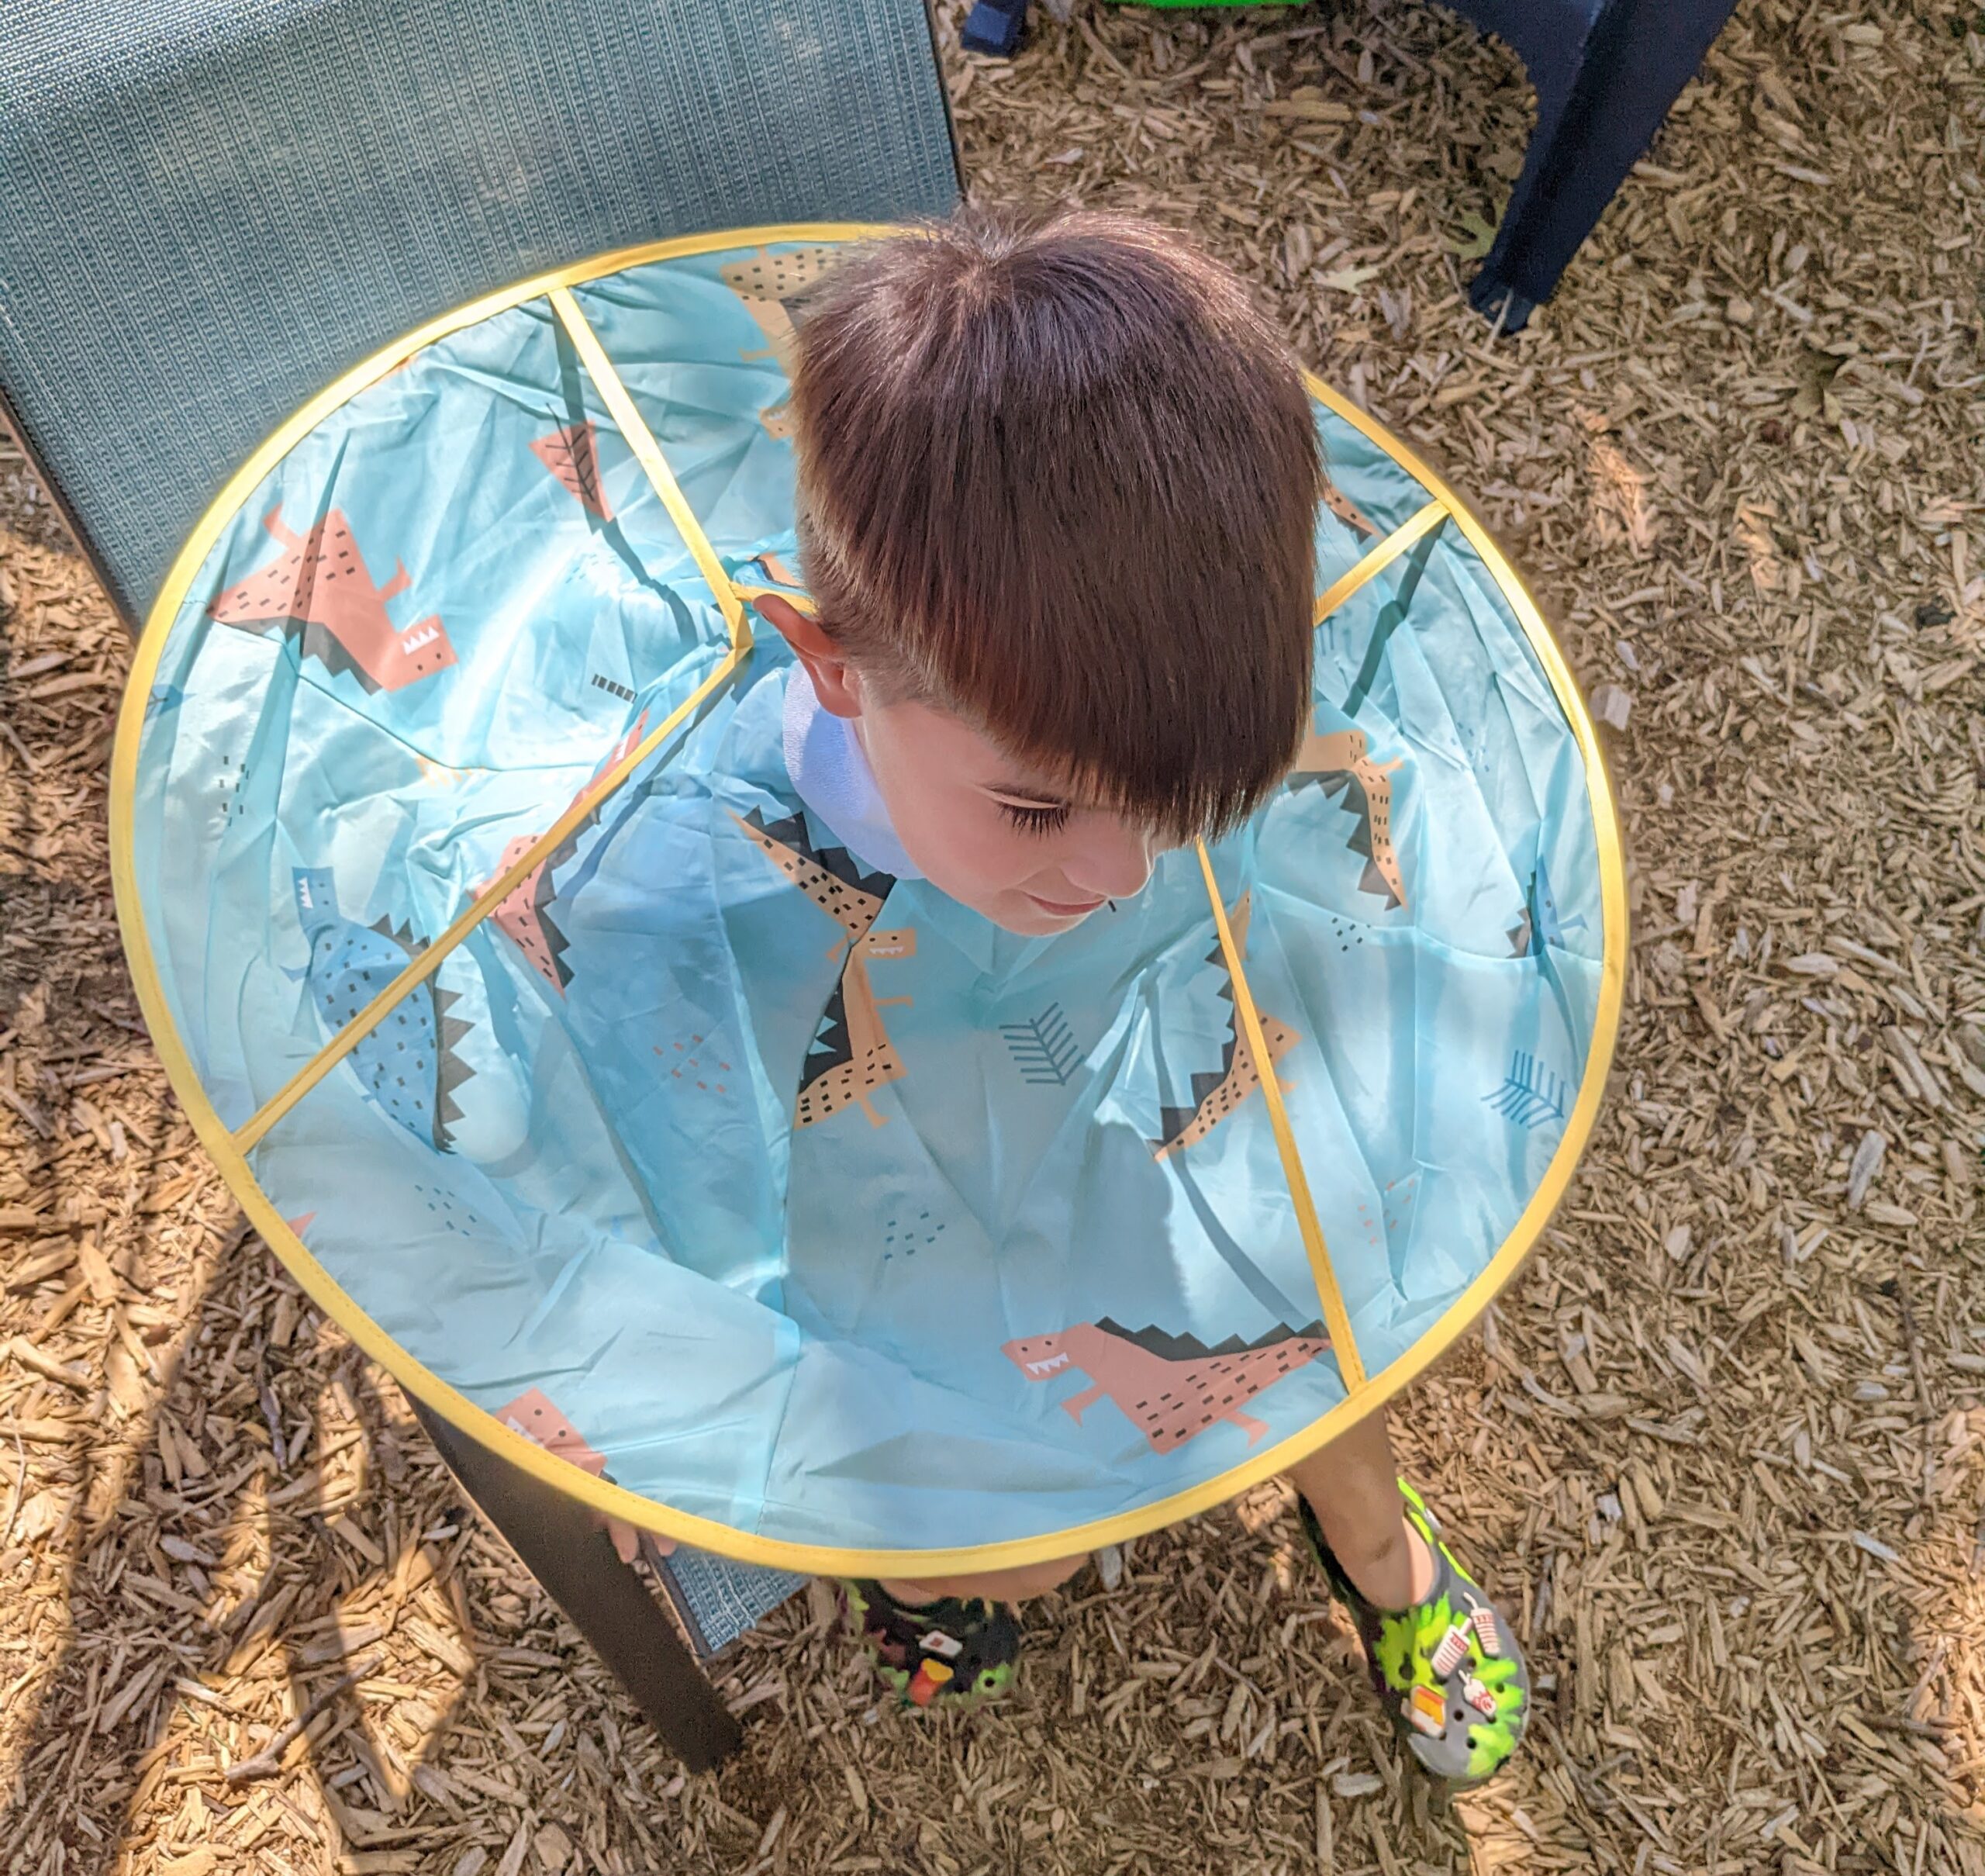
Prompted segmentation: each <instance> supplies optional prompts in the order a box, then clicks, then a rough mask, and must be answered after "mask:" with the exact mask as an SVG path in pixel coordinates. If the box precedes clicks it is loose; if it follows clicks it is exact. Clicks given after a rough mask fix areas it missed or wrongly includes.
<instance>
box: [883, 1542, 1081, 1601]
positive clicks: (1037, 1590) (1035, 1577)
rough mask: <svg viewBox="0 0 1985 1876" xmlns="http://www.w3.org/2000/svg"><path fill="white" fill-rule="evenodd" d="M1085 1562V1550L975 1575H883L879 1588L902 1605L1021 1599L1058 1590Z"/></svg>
mask: <svg viewBox="0 0 1985 1876" xmlns="http://www.w3.org/2000/svg"><path fill="white" fill-rule="evenodd" d="M1088 1561H1089V1553H1087V1552H1086V1551H1085V1552H1084V1553H1082V1555H1081V1556H1064V1557H1057V1558H1056V1559H1055V1561H1054V1562H1052V1563H1030V1564H1029V1565H1028V1566H1027V1567H1026V1568H1025V1569H1024V1570H982V1571H981V1572H979V1574H977V1575H975V1576H967V1577H927V1578H925V1579H923V1580H921V1581H917V1582H915V1583H911V1582H907V1581H904V1580H903V1578H902V1577H885V1578H883V1580H882V1587H883V1588H884V1589H885V1590H887V1591H889V1594H891V1595H892V1596H893V1597H894V1598H896V1601H899V1602H900V1603H902V1604H903V1605H904V1606H905V1607H906V1608H913V1607H915V1605H917V1604H918V1603H920V1602H935V1601H938V1600H939V1598H942V1597H945V1596H953V1597H955V1598H958V1601H961V1602H965V1601H970V1600H971V1599H972V1598H974V1597H980V1596H982V1597H984V1598H986V1601H989V1602H1024V1601H1027V1598H1029V1597H1030V1596H1044V1595H1046V1594H1047V1593H1048V1591H1050V1590H1051V1589H1058V1588H1060V1587H1061V1586H1062V1584H1064V1583H1065V1582H1067V1581H1068V1579H1069V1577H1072V1576H1073V1575H1074V1574H1075V1572H1076V1571H1077V1570H1079V1569H1081V1568H1082V1566H1083V1564H1085V1563H1087V1562H1088Z"/></svg>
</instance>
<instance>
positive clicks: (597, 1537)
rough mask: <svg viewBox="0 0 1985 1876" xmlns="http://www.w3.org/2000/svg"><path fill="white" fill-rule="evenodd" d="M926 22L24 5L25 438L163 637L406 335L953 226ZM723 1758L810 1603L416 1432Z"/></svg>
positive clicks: (15, 146)
mask: <svg viewBox="0 0 1985 1876" xmlns="http://www.w3.org/2000/svg"><path fill="white" fill-rule="evenodd" d="M959 188H960V181H959V174H958V159H957V152H956V148H955V144H954V142H953V140H952V136H951V122H950V114H949V107H948V102H947V100H946V98H945V95H944V85H943V81H942V78H941V74H940V73H939V71H938V67H937V57H936V53H935V50H934V46H933V44H932V41H931V36H930V21H929V18H928V16H927V13H926V12H925V7H924V0H414V3H412V4H409V3H408V0H257V4H256V5H254V6H253V7H248V6H243V5H240V4H239V0H0V417H4V418H5V421H6V423H7V425H8V427H9V428H10V429H12V430H13V432H14V433H15V434H16V439H17V440H18V441H19V443H20V444H21V446H22V449H23V451H24V453H25V454H26V456H27V458H28V460H29V462H30V463H31V464H33V465H34V468H35V470H36V475H38V477H39V478H40V481H41V483H42V485H43V487H44V488H45V489H47V491H48V492H49V494H50V496H51V497H52V498H53V499H54V501H55V502H56V503H57V504H58V506H60V509H61V510H62V513H63V514H64V518H65V519H66V520H67V522H68V523H69V526H70V527H71V530H72V531H73V532H74V535H75V537H76V539H77V541H78V543H79V544H80V545H81V548H82V549H83V551H85V553H86V554H87V555H88V557H89V558H90V560H91V563H92V564H93V565H94V566H95V568H96V571H97V572H98V575H99V577H100V578H101V579H102V582H103V584H104V586H105V588H106V589H108V591H109V594H110V596H111V598H112V600H113V602H114V603H116V606H117V607H118V608H119V610H120V611H121V612H122V613H123V615H124V617H125V618H126V620H127V621H128V622H129V623H130V624H132V625H133V627H135V626H136V623H137V621H138V620H140V619H141V618H142V617H143V613H144V611H145V610H146V608H147V606H149V604H150V601H151V599H152V597H153V596H154V593H156V592H157V589H158V586H159V585H160V582H161V579H163V577H164V573H165V571H166V568H167V565H168V564H169V563H170V561H171V558H172V556H173V555H174V552H175V551H177V549H178V546H179V544H180V542H181V541H182V540H183V539H184V538H185V536H186V535H187V534H188V532H189V531H190V530H191V529H192V526H193V524H194V523H195V520H197V519H198V517H199V515H200V514H201V513H202V510H204V509H205V507H206V506H207V504H208V503H209V500H210V499H212V496H214V495H215V494H216V492H218V490H219V488H220V486H221V485H222V483H223V482H225V481H226V479H227V477H228V475H230V473H231V472H233V469H234V468H235V467H236V465H238V464H239V463H240V462H241V461H243V459H244V458H246V457H247V455H248V454H249V452H250V451H251V450H252V449H253V448H254V446H255V445H256V444H258V443H259V442H261V440H262V439H263V437H265V436H267V435H268V434H269V433H270V432H271V430H274V428H275V427H276V426H277V424H278V423H279V422H281V420H283V419H284V418H285V417H287V416H288V415H289V414H290V413H291V412H292V410H294V409H296V408H297V407H298V406H300V405H301V404H302V402H304V400H305V399H306V398H308V397H309V396H312V394H313V393H315V392H317V391H319V390H320V389H323V387H324V386H325V385H326V384H328V383H329V382H330V381H331V380H332V379H333V378H336V377H337V376H338V375H340V373H342V372H343V371H346V370H347V368H349V367H350V366H352V365H354V364H357V362H358V361H360V360H361V359H363V358H366V357H368V356H369V355H370V354H372V353H373V352H375V351H378V349H379V348H380V347H381V346H383V345H385V344H389V343H390V342H391V341H392V340H394V339H395V338H397V337H399V335H400V334H402V333H405V332H406V331H408V330H410V329H411V328H413V327H414V326H417V325H419V324H420V323H422V322H423V321H425V320H428V319H430V318H433V317H434V316H437V315H438V314H440V313H444V312H447V310H449V309H451V308H453V307H455V306H461V305H462V304H464V302H468V301H469V300H471V299H475V298H477V297H478V295H482V294H484V293H486V292H492V291H493V290H494V289H495V288H498V287H500V286H503V285H507V284H508V283H509V282H513V281H515V280H518V279H521V278H524V277H525V276H526V275H531V274H534V273H537V272H540V271H543V270H544V269H546V268H551V267H553V266H555V265H558V264H560V263H561V262H565V261H575V260H579V259H582V258H584V257H586V256H588V255H590V254H599V253H602V252H604V251H606V250H609V249H612V248H615V247H626V246H630V245H631V244H634V243H636V242H640V241H645V240H653V239H656V238H659V237H667V236H669V235H674V234H681V233H690V232H693V231H696V230H703V229H707V228H722V227H738V226H749V225H752V224H757V223H776V222H797V221H810V220H841V221H858V220H875V221H882V220H889V219H896V218H897V217H899V216H906V215H910V214H917V213H932V214H941V213H944V212H945V211H947V210H948V209H950V208H951V206H953V204H954V203H955V202H956V200H957V199H958V193H959ZM416 1411H418V1413H419V1416H420V1418H421V1421H422V1423H423V1425H425V1426H426V1429H427V1431H428V1432H429V1435H430V1437H431V1438H432V1439H433V1442H434V1444H435V1446H437V1448H438V1449H439V1450H440V1453H441V1456H442V1457H443V1458H444V1460H446V1462H447V1464H448V1466H449V1467H450V1468H451V1470H453V1471H454V1474H455V1476H456V1477H457V1480H459V1481H460V1482H461V1484H462V1486H463V1487H464V1490H465V1491H467V1492H468V1494H469V1495H470V1497H471V1498H473V1499H474V1500H475V1502H476V1503H477V1504H478V1505H479V1506H480V1507H481V1508H482V1511H483V1512H484V1513H485V1515H487V1516H488V1518H489V1520H490V1522H492V1523H493V1524H494V1525H495V1526H496V1527H497V1529H499V1530H500V1531H501V1532H502V1533H503V1535H504V1536H505V1537H506V1539H509V1543H510V1544H511V1546H512V1547H513V1549H514V1550H516V1552H517V1553H518V1555H519V1556H520V1557H521V1558H522V1559H523V1562H524V1563H525V1564H526V1567H529V1568H530V1570H532V1571H533V1574H535V1575H536V1576H537V1578H538V1581H540V1583H541V1584H543V1585H544V1588H545V1590H546V1591H547V1594H549V1595H550V1596H551V1598H552V1600H553V1601H554V1602H556V1603H557V1604H558V1605H559V1607H560V1608H561V1609H563V1610H564V1612H565V1614H566V1615H567V1616H568V1618H569V1619H571V1621H572V1622H573V1623H574V1625H575V1626H576V1627H577V1628H578V1629H579V1631H580V1632H581V1633H582V1634H583V1635H584V1636H585V1637H586V1639H588V1640H589V1642H591V1643H592V1644H593V1646H594V1647H595V1649H596V1650H598V1652H599V1654H600V1655H601V1656H602V1658H603V1659H604V1660H606V1664H607V1665H608V1666H609V1667H610V1668H611V1669H612V1670H613V1672H614V1673H615V1674H616V1676H618V1677H619V1678H620V1681H622V1682H623V1684H624V1685H625V1686H626V1688H627V1691H629V1693H630V1695H632V1696H633V1698H634V1699H635V1701H636V1702H637V1704H638V1705H640V1707H641V1708H642V1709H643V1710H644V1712H646V1713H647V1715H648V1716H649V1717H650V1718H651V1719H652V1720H654V1722H655V1723H656V1725H657V1726H658V1728H659V1729H661V1732H662V1733H663V1735H664V1736H665V1737H666V1738H667V1739H668V1741H669V1742H670V1743H671V1745H672V1746H675V1749H676V1750H677V1751H678V1753H679V1754H680V1755H681V1757H682V1759H683V1760H684V1761H685V1763H686V1764H688V1765H689V1767H691V1768H692V1770H696V1771H701V1770H703V1769H704V1768H705V1767H707V1766H709V1765H710V1764H713V1763H714V1762H715V1761H716V1760H717V1759H719V1758H720V1757H722V1756H723V1753H725V1752H727V1751H728V1750H730V1748H731V1746H734V1744H735V1743H736V1742H737V1722H736V1721H735V1720H734V1719H733V1718H732V1716H731V1715H730V1713H729V1712H728V1711H727V1709H726V1708H725V1707H724V1705H723V1702H721V1701H720V1699H719V1698H717V1697H716V1694H715V1693H714V1691H713V1690H712V1689H711V1688H710V1687H709V1683H708V1682H707V1681H706V1680H705V1678H704V1677H703V1674H702V1673H701V1672H700V1671H699V1667H698V1661H697V1657H707V1656H708V1654H709V1653H711V1652H713V1650H715V1649H716V1648H717V1647H719V1646H721V1645H722V1644H723V1643H724V1642H726V1641H727V1640H728V1639H730V1638H731V1637H733V1636H735V1635H737V1634H738V1633H740V1632H742V1631H743V1630H744V1629H746V1628H748V1627H749V1626H751V1623H752V1622H754V1620H755V1619H757V1618H758V1615H761V1614H762V1613H763V1612H765V1611H766V1610H767V1609H769V1608H772V1607H773V1606H774V1605H776V1604H777V1603H778V1602H780V1601H782V1600H783V1599H784V1598H785V1597H786V1596H787V1595H789V1594H791V1592H792V1591H793V1590H794V1589H795V1588H797V1587H798V1585H799V1579H798V1578H796V1577H790V1576H787V1575H785V1574H782V1573H780V1572H777V1571H773V1570H758V1569H751V1568H747V1567H743V1566H740V1565H737V1564H734V1563H730V1562H728V1561H727V1560H724V1559H723V1558H720V1557H713V1556H701V1555H699V1554H697V1553H689V1552H685V1551H682V1550H678V1551H677V1552H675V1553H674V1555H673V1556H667V1557H665V1556H662V1555H661V1552H660V1550H658V1548H657V1547H656V1546H654V1544H653V1543H649V1544H648V1545H647V1549H646V1555H647V1563H648V1564H649V1566H650V1568H651V1572H652V1574H653V1577H654V1580H655V1582H656V1584H658V1587H659V1588H661V1590H663V1591H665V1592H666V1596H667V1600H668V1603H669V1604H670V1605H671V1606H672V1608H673V1612H674V1616H673V1619H671V1615H669V1614H667V1613H665V1612H664V1608H663V1606H662V1605H661V1602H659V1601H657V1600H656V1598H655V1597H654V1595H652V1594H651V1593H650V1590H649V1588H648V1587H647V1584H644V1583H643V1581H641V1579H640V1577H638V1576H637V1574H635V1573H634V1572H633V1570H630V1569H629V1568H627V1567H625V1566H623V1564H622V1563H621V1562H620V1559H619V1557H618V1556H616V1553H615V1549H614V1546H613V1544H612V1543H609V1540H608V1539H607V1538H606V1536H605V1535H603V1534H602V1532H600V1531H599V1530H598V1529H595V1526H594V1524H593V1522H592V1518H591V1517H590V1515H589V1513H588V1512H586V1511H585V1508H582V1506H581V1505H578V1503H577V1502H576V1501H573V1500H571V1499H569V1498H565V1497H564V1496H563V1495H562V1494H560V1493H559V1492H558V1491H554V1490H551V1488H549V1487H547V1486H545V1485H544V1484H540V1482H539V1481H537V1480H535V1479H534V1478H533V1477H530V1475H528V1474H526V1473H524V1472H523V1471H522V1470H520V1469H519V1468H517V1467H514V1466H513V1465H511V1464H510V1463H509V1462H508V1461H507V1460H504V1459H502V1457H501V1456H499V1455H497V1454H495V1453H492V1452H490V1451H489V1450H488V1449H486V1448H484V1447H482V1446H478V1444H476V1443H475V1441H474V1440H472V1439H470V1438H469V1437H468V1436H467V1435H466V1434H465V1433H464V1432H462V1431H461V1429H458V1428H456V1427H454V1426H451V1425H448V1424H447V1423H445V1422H443V1421H441V1420H440V1419H439V1418H437V1417H436V1416H435V1415H433V1413H431V1412H430V1411H429V1410H427V1409H426V1408H418V1409H416Z"/></svg>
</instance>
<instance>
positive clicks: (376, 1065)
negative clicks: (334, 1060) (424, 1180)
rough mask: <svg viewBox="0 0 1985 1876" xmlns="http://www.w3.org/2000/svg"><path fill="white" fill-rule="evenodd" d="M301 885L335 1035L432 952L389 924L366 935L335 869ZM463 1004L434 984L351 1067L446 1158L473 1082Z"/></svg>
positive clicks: (302, 877)
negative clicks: (341, 893) (346, 911)
mask: <svg viewBox="0 0 1985 1876" xmlns="http://www.w3.org/2000/svg"><path fill="white" fill-rule="evenodd" d="M294 883H295V892H296V911H297V917H299V920H300V921H302V926H303V935H304V937H305V938H306V939H307V940H308V941H309V945H310V962H309V967H308V968H307V969H306V971H305V973H304V976H305V979H306V983H307V986H308V987H309V995H310V999H311V1001H312V1003H313V1004H316V1009H317V1014H318V1017H319V1019H320V1020H321V1021H322V1022H323V1025H324V1027H325V1028H326V1031H329V1032H330V1033H331V1034H333V1035H334V1034H336V1033H337V1031H339V1030H340V1029H341V1028H343V1027H344V1025H345V1024H347V1023H348V1022H350V1021H351V1020H352V1019H353V1018H354V1017H356V1016H357V1014H358V1013H359V1012H360V1011H361V1010H363V1009H364V1007H365V1006H366V1005H367V1004H368V1003H370V1002H371V1000H372V999H373V998H374V997H376V996H378V993H380V992H381V990H384V989H385V987H386V986H387V985H388V984H389V983H392V980H393V979H394V978H395V977H396V976H399V973H401V972H402V970H404V969H406V966H407V964H408V962H409V960H411V959H413V958H415V957H417V956H418V955H419V953H420V952H421V951H422V950H423V948H425V947H424V945H423V943H422V942H421V941H419V940H416V938H414V937H413V934H412V933H411V931H409V930H407V929H406V928H404V927H402V928H400V929H399V930H397V931H396V930H395V929H394V928H393V927H392V925H391V924H388V922H387V921H385V919H383V918H382V919H381V920H379V921H378V922H377V923H376V924H371V925H361V924H360V923H359V922H358V921H357V920H356V919H352V918H347V917H343V915H342V914H340V912H339V910H338V900H337V890H336V888H335V886H333V883H332V879H331V875H330V870H329V869H327V868H325V867H321V866H299V867H298V868H297V869H296V870H295V875H294ZM453 1003H454V993H452V992H451V991H447V990H438V989H437V987H436V986H435V984H434V983H433V979H431V978H430V979H429V980H428V981H427V982H426V983H423V984H421V985H419V986H417V987H416V989H414V990H412V991H410V992H409V993H408V994H407V995H406V996H405V997H402V998H401V1000H400V1001H399V1005H398V1006H397V1007H395V1008H394V1009H392V1010H391V1011H388V1013H387V1014H386V1016H385V1017H384V1019H383V1020H382V1021H380V1022H379V1023H378V1024H377V1025H376V1026H375V1028H373V1030H372V1031H371V1034H369V1035H367V1036H366V1037H364V1039H363V1040H361V1042H360V1043H359V1044H358V1046H357V1048H356V1049H354V1050H353V1051H352V1052H351V1057H350V1059H351V1064H352V1066H353V1068H354V1069H356V1070H357V1074H358V1078H359V1080H360V1081H361V1082H362V1083H364V1088H365V1092H366V1093H367V1094H368V1095H369V1096H370V1097H371V1099H372V1100H374V1101H375V1102H376V1103H377V1104H378V1107H379V1109H380V1111H381V1112H382V1113H384V1114H385V1115H386V1116H387V1117H388V1118H389V1119H392V1120H394V1121H398V1122H399V1125H401V1126H402V1127H404V1128H406V1130H407V1131H408V1132H409V1133H410V1134H412V1135H413V1136H414V1138H416V1139H418V1140H425V1141H426V1142H429V1143H430V1145H433V1146H434V1147H435V1148H437V1149H438V1150H440V1151H441V1152H447V1150H448V1149H449V1147H450V1146H451V1145H452V1142H451V1139H450V1137H449V1133H448V1126H449V1123H450V1122H451V1121H458V1120H460V1119H461V1111H460V1110H459V1109H458V1108H457V1107H456V1105H455V1103H454V1090H455V1089H456V1088H457V1087H460V1086H461V1083H463V1082H464V1081H465V1080H468V1076H469V1075H470V1073H471V1070H470V1069H467V1068H465V1067H464V1066H463V1065H462V1063H461V1061H460V1060H459V1059H458V1058H457V1056H456V1055H455V1053H454V1045H455V1044H456V1042H458V1041H459V1040H460V1039H461V1037H462V1036H463V1035H464V1034H465V1033H466V1032H467V1031H468V1024H466V1023H464V1021H462V1020H461V1018H460V1017H454V1016H451V1015H450V1014H448V1009H449V1006H450V1005H451V1004H453Z"/></svg>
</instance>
